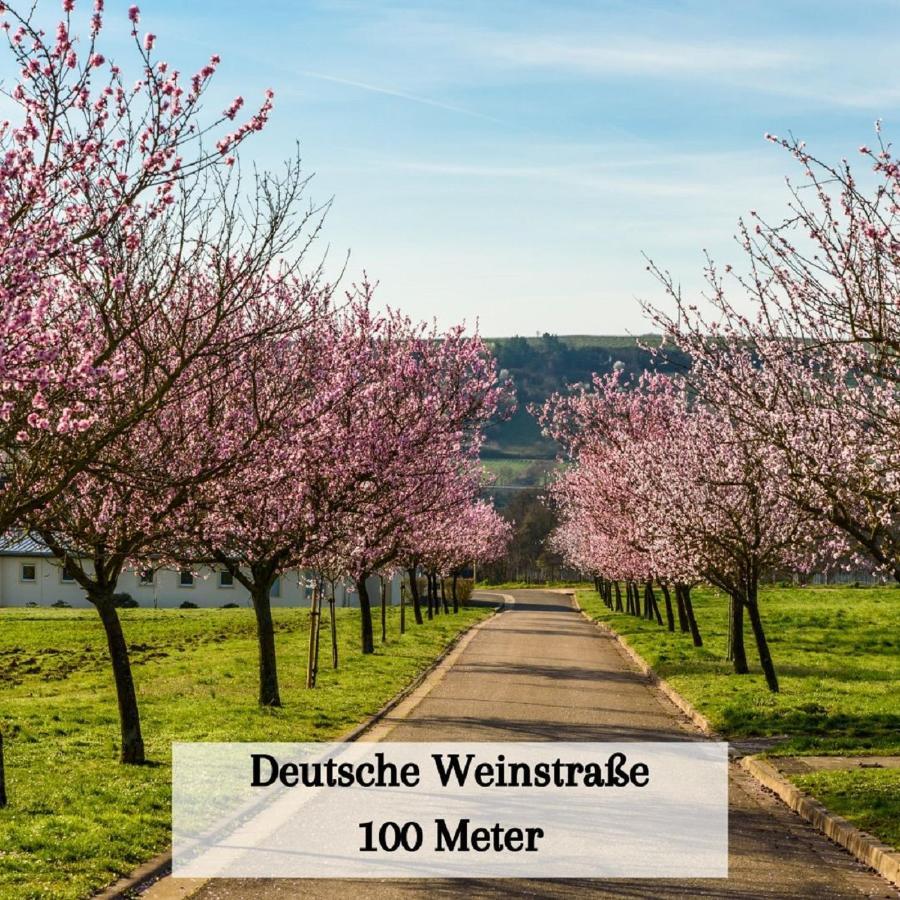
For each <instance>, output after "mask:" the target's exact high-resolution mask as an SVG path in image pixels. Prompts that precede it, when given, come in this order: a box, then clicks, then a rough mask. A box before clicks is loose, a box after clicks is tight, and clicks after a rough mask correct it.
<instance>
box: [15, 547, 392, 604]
mask: <svg viewBox="0 0 900 900" xmlns="http://www.w3.org/2000/svg"><path fill="white" fill-rule="evenodd" d="M23 565H33V566H34V567H35V576H36V577H35V580H34V581H33V582H26V581H22V578H21V571H22V566H23ZM307 574H308V573H301V572H297V571H293V572H288V573H286V574H285V575H282V576H281V578H280V579H279V587H280V589H279V591H278V596H273V597H272V605H273V606H308V605H309V599H308V598H307V592H306V589H305V587H304V585H303V584H301V580H302V581H304V582H305V580H306V578H307ZM61 575H62V567H61V566H60V564H59V563H58V562H57V561H56V560H55V559H54V558H52V557H41V556H0V607H3V606H25V605H27V604H28V603H36V604H37V605H38V606H52V605H53V604H54V603H55V602H56V601H57V600H64V601H65V602H66V603H69V604H71V606H73V607H88V606H90V603H89V602H88V600H87V598H86V597H85V595H84V591H82V589H81V588H80V587H79V585H78V584H77V583H76V582H64V581H62V578H61ZM368 586H369V598H370V600H371V602H372V604H373V605H374V604H377V603H380V602H381V589H380V583H379V580H378V578H372V579H370V580H369V582H368ZM327 589H328V588H327V586H326V590H327ZM117 590H118V591H120V592H125V593H128V594H131V596H132V597H133V598H134V599H135V600H137V602H138V603H139V604H140V605H141V606H142V607H144V608H150V609H153V608H159V609H174V608H177V607H179V606H180V605H181V604H182V603H183V602H184V601H185V600H189V601H190V602H191V603H196V604H197V606H199V607H219V606H223V605H225V604H226V603H237V604H238V605H240V606H250V595H249V593H248V592H247V589H246V588H245V587H244V586H243V585H241V584H239V583H238V582H237V580H235V582H234V586H233V587H222V586H220V584H219V577H218V572H217V571H215V570H213V569H211V568H209V567H206V566H200V567H195V570H194V585H193V587H182V586H181V584H180V578H179V573H178V571H176V570H174V569H158V570H156V571H155V572H154V576H153V584H152V585H150V584H146V585H145V584H141V583H140V579H139V578H138V575H137V573H136V572H133V571H131V570H126V571H125V572H123V573H122V576H121V577H120V578H119V584H118V587H117ZM389 596H390V599H391V602H392V603H394V604H398V603H399V602H400V576H399V575H396V576H394V578H393V581H392V583H391V585H390V588H389ZM335 603H336V605H337V606H358V605H359V598H358V597H357V595H356V592H355V591H353V590H352V589H351V588H349V587H345V586H343V585H340V584H339V585H337V587H336V590H335Z"/></svg>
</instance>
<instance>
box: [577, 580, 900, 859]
mask: <svg viewBox="0 0 900 900" xmlns="http://www.w3.org/2000/svg"><path fill="white" fill-rule="evenodd" d="M692 596H693V601H694V610H695V612H696V615H697V620H698V623H699V625H700V631H701V634H702V636H703V647H700V648H695V647H694V646H693V644H692V643H691V640H690V636H689V635H683V634H680V633H676V634H671V633H670V632H668V631H666V629H665V628H660V626H658V625H656V624H655V623H651V622H647V621H645V620H643V619H638V618H635V617H634V616H629V615H625V614H623V613H615V612H611V611H610V610H608V609H607V608H606V607H605V606H604V605H603V602H602V600H601V599H600V597H599V596H598V595H597V593H596V592H595V591H593V590H580V591H578V599H579V602H580V603H581V605H582V607H583V608H584V609H585V611H586V612H588V613H589V614H590V615H591V616H593V617H594V618H596V619H600V620H602V621H604V622H606V623H608V624H609V625H610V626H611V627H612V628H613V629H614V630H615V631H616V632H618V634H620V635H621V636H622V637H623V638H625V640H626V641H627V642H628V643H629V645H630V646H631V647H633V648H634V649H635V650H636V651H637V652H638V653H639V654H640V655H641V656H642V657H643V658H644V659H645V660H646V661H647V662H648V663H649V664H650V665H651V666H652V667H653V669H654V671H655V672H656V673H657V674H658V675H659V676H660V677H662V678H665V679H666V681H668V682H669V684H671V685H672V687H674V688H675V689H676V690H677V691H678V692H679V693H680V694H681V695H682V696H683V697H685V698H686V699H687V700H689V701H690V702H691V703H692V704H693V705H694V706H695V707H696V708H697V709H698V710H699V711H700V712H702V713H703V714H704V715H705V716H706V717H707V718H708V719H709V721H710V723H711V724H712V726H713V727H714V728H715V729H716V731H718V732H719V733H720V734H722V735H724V736H725V737H727V738H730V739H739V738H750V737H769V736H782V737H783V738H784V739H783V741H781V742H779V743H778V744H776V745H775V746H774V747H773V748H772V750H771V751H770V753H771V755H773V756H794V755H801V756H802V755H814V754H815V755H833V754H863V755H866V754H891V755H894V754H900V626H898V621H900V617H898V613H900V589H898V588H896V587H893V586H889V587H872V588H852V587H822V588H764V589H762V590H761V592H760V605H761V609H762V615H763V621H764V624H765V627H766V632H767V636H768V640H769V644H770V646H771V650H772V656H773V658H774V660H775V666H776V668H777V670H778V673H779V678H780V681H781V691H780V692H779V693H778V694H772V693H770V692H769V691H768V689H767V688H766V683H765V680H764V679H763V676H762V674H761V672H760V668H759V665H758V664H756V662H755V658H754V653H755V645H754V644H753V637H752V634H751V633H750V630H749V627H748V629H747V635H746V640H747V655H748V658H749V660H750V664H751V670H752V671H751V673H750V674H749V675H735V674H734V673H733V672H732V670H731V664H730V663H728V662H727V661H726V660H725V650H726V642H727V635H728V627H727V618H726V613H727V602H726V599H725V597H724V596H723V595H721V594H719V593H717V592H716V591H713V590H711V589H695V590H694V591H693V594H692ZM793 780H794V781H795V783H796V784H797V786H798V787H800V788H801V789H803V790H806V791H808V792H809V793H811V794H812V795H813V796H815V797H816V798H817V799H818V800H819V801H820V802H822V803H823V804H824V805H825V806H826V807H827V808H828V809H831V810H832V811H834V812H835V813H837V814H838V815H840V816H844V817H845V818H846V819H848V820H849V821H851V822H853V824H855V825H857V826H858V827H859V828H862V829H864V830H866V831H870V832H872V833H873V834H875V835H877V836H878V837H879V838H881V839H882V840H883V841H885V842H887V843H893V844H894V845H895V846H896V845H897V844H898V840H900V800H898V799H897V798H898V797H900V771H898V770H887V769H885V770H877V769H865V770H855V771H851V772H842V771H822V772H817V773H815V774H811V775H802V776H794V777H793Z"/></svg>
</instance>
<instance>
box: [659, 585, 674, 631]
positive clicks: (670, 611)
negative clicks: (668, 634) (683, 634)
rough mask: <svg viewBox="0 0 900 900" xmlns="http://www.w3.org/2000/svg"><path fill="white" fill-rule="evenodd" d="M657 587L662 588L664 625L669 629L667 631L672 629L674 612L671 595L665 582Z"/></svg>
mask: <svg viewBox="0 0 900 900" xmlns="http://www.w3.org/2000/svg"><path fill="white" fill-rule="evenodd" d="M659 587H660V589H661V590H662V593H663V597H664V598H665V601H666V627H667V628H668V629H669V631H674V630H675V612H674V610H673V609H672V595H671V594H670V593H669V586H668V585H667V584H665V583H661V584H660V586H659Z"/></svg>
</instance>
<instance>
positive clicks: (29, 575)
mask: <svg viewBox="0 0 900 900" xmlns="http://www.w3.org/2000/svg"><path fill="white" fill-rule="evenodd" d="M19 577H20V578H21V579H22V581H36V580H37V569H36V568H35V566H34V563H22V569H21V571H20V572H19Z"/></svg>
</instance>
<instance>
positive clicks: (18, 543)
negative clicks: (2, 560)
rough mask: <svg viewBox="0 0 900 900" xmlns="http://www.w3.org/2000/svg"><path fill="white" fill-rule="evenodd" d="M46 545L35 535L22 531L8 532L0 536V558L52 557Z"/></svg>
mask: <svg viewBox="0 0 900 900" xmlns="http://www.w3.org/2000/svg"><path fill="white" fill-rule="evenodd" d="M52 555H53V554H52V553H51V552H50V551H49V550H48V549H47V545H46V544H45V543H44V542H43V541H42V540H41V539H40V538H39V537H37V536H36V535H33V534H28V533H27V532H24V531H8V532H7V533H6V534H4V535H0V556H52Z"/></svg>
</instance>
